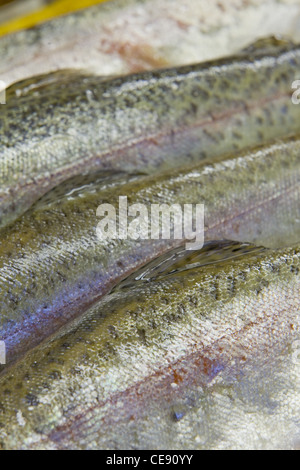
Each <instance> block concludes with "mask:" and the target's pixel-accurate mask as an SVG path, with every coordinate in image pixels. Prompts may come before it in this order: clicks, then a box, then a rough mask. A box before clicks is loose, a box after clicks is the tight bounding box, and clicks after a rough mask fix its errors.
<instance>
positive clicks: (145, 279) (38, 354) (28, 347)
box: [0, 0, 300, 449]
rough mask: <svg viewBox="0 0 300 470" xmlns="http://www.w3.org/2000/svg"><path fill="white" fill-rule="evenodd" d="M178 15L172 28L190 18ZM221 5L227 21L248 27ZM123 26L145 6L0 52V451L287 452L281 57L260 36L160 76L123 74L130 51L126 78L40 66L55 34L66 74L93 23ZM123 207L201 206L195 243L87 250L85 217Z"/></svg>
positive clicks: (298, 116)
mask: <svg viewBox="0 0 300 470" xmlns="http://www.w3.org/2000/svg"><path fill="white" fill-rule="evenodd" d="M166 3H168V4H171V3H172V1H171V0H168V2H166ZM180 3H181V4H185V6H186V10H185V11H186V15H187V16H188V13H187V12H191V9H192V8H193V5H194V3H195V2H194V1H192V0H191V1H187V0H186V1H184V2H180ZM204 3H205V2H199V4H200V5H202V7H203V5H204ZM230 3H232V4H233V3H234V2H229V4H230ZM236 3H237V4H238V3H239V2H238V1H237V2H236ZM266 3H268V4H272V5H273V6H274V8H275V6H276V5H277V4H278V5H277V6H278V9H279V10H280V11H281V8H283V7H284V8H287V11H293V12H294V13H295V10H297V11H298V13H299V14H300V2H296V1H295V2H291V4H290V5H289V7H288V6H287V5H285V6H284V4H285V2H283V3H281V2H276V1H273V0H272V1H271V0H270V1H269V2H266ZM172 4H173V5H174V6H177V0H173V3H172ZM251 4H255V1H254V0H252V1H251V2H249V5H251ZM213 5H214V2H212V8H214V6H213ZM189 8H190V9H189ZM203 8H204V7H203ZM232 8H233V7H232ZM235 8H236V16H234V15H233V16H232V15H231V16H230V18H235V21H236V20H237V17H239V18H240V16H241V15H242V16H243V15H244V14H246V13H247V14H249V11H248V8H250V6H248V7H247V8H246V7H245V9H244V10H241V11H240V12H239V13H238V14H237V12H238V11H239V7H238V6H237V5H236V6H235ZM200 10H201V8H200V7H199V8H198V9H197V8H196V9H195V12H199V11H200ZM279 10H278V11H279ZM151 11H155V9H154V8H152V10H151ZM166 11H167V10H165V9H164V7H162V15H161V17H162V18H164V15H166ZM258 11H260V10H258ZM276 11H277V10H276V8H275V10H274V18H275V17H276ZM133 12H135V15H137V17H139V16H138V14H139V15H140V18H142V19H143V21H145V18H148V16H147V15H148V14H149V2H148V1H147V0H143V1H133V0H130V1H127V2H125V1H117V2H111V3H108V4H107V5H105V4H104V5H99V6H97V7H93V8H90V9H87V10H84V11H82V12H79V13H76V14H73V15H69V16H66V17H63V18H60V19H57V20H54V21H52V22H50V23H45V24H44V25H41V26H39V27H37V28H35V29H32V30H29V31H23V32H20V33H16V34H15V35H11V36H7V37H3V38H2V39H0V51H4V52H3V53H4V54H6V56H7V57H8V60H7V61H4V64H1V66H0V78H2V75H1V74H3V80H4V81H6V82H7V83H8V85H10V86H8V88H7V90H6V104H3V105H0V227H1V230H0V341H1V343H2V344H4V345H5V352H6V357H5V364H3V365H2V366H0V368H1V369H0V372H1V373H0V448H2V449H165V448H168V449H246V448H252V449H266V448H267V449H270V448H274V449H279V448H284V449H294V448H297V447H299V445H300V412H299V407H298V403H299V398H300V322H299V312H300V280H299V268H300V126H299V122H300V105H297V104H295V102H294V100H292V95H293V92H294V90H293V83H294V82H295V81H296V80H297V79H300V76H297V73H298V70H300V46H299V45H297V44H296V43H294V42H292V41H290V40H283V39H276V38H274V37H271V38H267V39H264V40H262V39H260V40H258V41H256V42H254V43H253V44H251V45H249V44H248V46H247V47H246V48H243V49H242V50H240V51H238V52H237V51H232V52H234V54H232V55H231V56H228V57H222V58H218V59H217V58H214V59H213V60H210V61H205V62H198V63H195V64H190V63H191V62H193V58H194V56H193V54H190V55H187V57H186V60H185V62H184V61H183V60H182V64H181V65H178V62H177V61H179V62H180V61H181V58H180V54H179V55H178V57H177V59H176V61H175V60H173V59H172V57H173V56H172V55H169V62H168V63H165V62H164V60H157V62H155V60H154V59H153V60H145V61H141V56H140V55H139V54H140V53H141V50H143V51H144V52H145V51H146V53H147V50H148V53H149V54H150V55H149V57H150V56H151V57H152V58H153V57H154V58H155V54H154V56H153V51H152V52H151V53H150V49H147V48H145V45H144V44H141V49H138V48H136V49H135V48H132V47H131V49H130V55H131V54H133V55H132V57H134V61H137V62H138V63H139V66H132V67H131V66H130V67H129V66H128V67H127V68H126V67H125V68H124V67H123V66H120V64H119V66H117V67H114V65H113V64H114V61H115V60H116V57H115V56H114V54H111V55H109V58H108V50H106V52H105V54H106V55H105V57H106V61H108V60H110V62H108V68H107V70H109V72H108V74H106V70H104V73H103V75H105V74H106V75H109V74H110V73H111V72H112V73H117V74H118V75H119V76H118V77H111V76H106V77H104V76H99V68H98V69H97V70H95V69H93V67H91V66H90V65H91V64H89V63H87V64H86V65H87V66H86V67H85V69H86V70H81V68H82V66H83V64H82V63H81V62H80V61H79V67H76V66H75V65H74V64H75V59H74V55H73V56H72V54H71V53H70V51H69V52H68V54H66V55H65V56H64V58H65V59H66V60H64V61H63V62H62V64H63V66H61V65H60V66H59V67H54V66H53V63H52V62H51V61H52V58H53V59H55V60H56V63H60V60H59V55H57V50H56V49H57V48H58V47H59V46H60V47H61V48H63V47H67V46H66V44H67V42H68V41H69V40H70V35H71V36H72V38H73V37H74V41H75V42H76V44H77V45H78V47H79V46H80V47H79V49H78V50H77V48H76V47H74V48H73V50H74V51H75V52H76V51H77V52H78V51H80V54H81V57H82V60H83V57H84V56H85V55H86V49H85V47H86V46H87V45H90V42H89V41H90V39H91V37H92V34H91V32H93V28H89V26H90V21H91V19H92V18H96V19H97V18H101V25H102V26H101V27H99V30H101V35H103V34H108V33H107V31H106V30H105V27H104V26H103V24H107V19H109V20H111V23H109V27H112V25H113V24H115V22H117V19H118V18H119V19H120V22H121V24H123V23H122V21H124V15H125V14H126V15H131V17H133V18H135V16H134V15H133ZM145 12H146V13H147V14H146V13H145ZM201 12H202V13H203V11H202V10H201ZM231 13H232V12H231ZM168 14H169V13H168ZM259 14H260V13H259ZM118 15H119V16H118ZM196 19H197V18H196V17H195V18H194V20H195V21H196ZM148 20H149V18H148ZM173 20H174V18H173ZM177 21H179V20H178V19H177ZM93 24H94V28H95V23H93ZM150 24H152V23H151V21H150ZM201 24H202V25H204V24H205V21H204V20H203V21H202V23H201ZM62 25H65V26H66V36H65V37H64V38H63V39H62V40H61V38H60V41H62V42H64V41H65V44H64V46H62V44H61V42H60V43H59V44H58V43H57V40H58V36H57V31H58V28H62ZM74 25H75V26H74ZM290 26H291V25H289V27H288V26H287V29H288V30H289V31H291V28H290ZM74 27H75V28H77V30H76V31H77V33H78V37H77V36H74V30H73V29H72V28H74ZM128 27H130V25H129V26H128ZM152 27H153V26H152ZM157 27H158V23H157ZM223 27H224V28H225V25H222V24H220V25H219V30H218V31H219V32H218V34H221V32H220V30H221V29H222V28H223ZM227 27H228V25H227ZM294 27H295V25H294ZM180 28H183V29H184V28H187V29H188V27H187V26H184V18H183V19H182V24H181V25H180ZM121 29H122V28H121ZM82 30H84V31H85V33H82ZM129 31H130V29H129ZM129 31H127V33H129ZM295 31H296V33H297V34H299V31H300V29H299V30H298V29H297V28H296V27H295ZM150 32H151V28H150ZM268 32H270V31H268ZM271 32H274V31H271ZM286 32H287V31H286ZM80 33H81V35H80ZM202 33H203V34H204V32H202ZM209 34H210V33H209V32H206V35H209ZM297 34H294V35H293V39H295V37H296V36H297ZM49 37H50V38H53V55H51V54H50V56H49V57H48V58H49V60H48V62H47V64H48V69H47V67H46V68H45V67H44V66H41V62H40V60H41V59H42V56H43V47H45V45H46V43H47V44H48V40H47V38H48V39H49ZM184 37H185V38H187V37H188V33H186V35H185V36H184ZM37 38H38V39H37ZM150 38H151V34H150ZM252 39H255V38H252ZM81 41H82V42H81ZM94 41H95V37H94ZM160 41H163V37H160ZM187 41H188V39H187ZM241 44H242V41H241ZM102 45H103V42H102ZM242 45H243V46H244V45H245V44H242ZM131 46H132V45H131ZM118 47H119V46H118ZM124 47H125V46H124ZM166 47H167V46H166ZM37 49H38V50H39V53H40V56H39V55H38V56H37V55H36V50H37ZM96 49H97V48H96V47H94V48H93V49H92V51H93V50H95V57H98V56H97V54H98V52H99V50H100V49H101V48H100V49H99V50H98V49H97V51H96ZM124 50H125V49H124ZM24 51H25V53H26V56H25V55H24ZM127 52H128V50H127ZM148 53H147V54H148ZM12 54H14V57H15V61H10V60H9V58H10V57H11V56H12ZM126 54H127V53H126ZM126 54H125V55H126ZM22 55H23V56H22ZM31 55H32V56H34V57H35V59H36V60H34V61H33V63H32V64H31V63H30V65H29V62H30V58H31ZM222 55H224V54H222ZM92 56H93V53H91V54H90V57H92ZM216 56H217V54H216ZM126 57H127V58H128V56H126ZM132 57H131V58H130V61H129V62H131V61H132V60H133V59H132ZM28 59H29V60H28ZM68 60H70V62H68ZM88 60H89V58H87V62H88ZM199 60H201V57H200V58H199ZM18 61H19V62H18ZM22 61H23V62H22ZM129 62H128V63H129ZM137 62H135V65H136V63H137ZM141 62H143V65H142V66H141ZM145 62H146V65H145ZM183 62H184V63H189V65H184V64H183ZM8 64H9V66H8ZM44 64H46V62H44ZM123 65H124V64H123ZM127 65H128V64H127ZM164 65H168V66H170V65H172V67H169V68H162V69H161V67H162V66H164ZM26 67H27V69H26ZM68 67H71V68H70V69H68V70H67V68H68ZM100 68H101V67H100ZM150 68H151V69H152V70H143V69H150ZM37 71H38V73H37ZM31 72H33V73H31ZM130 72H135V73H130ZM5 74H6V75H5ZM30 75H34V76H30ZM16 79H18V80H20V81H17V82H15V80H16ZM124 196H126V198H127V200H128V204H130V205H134V206H135V207H139V208H141V207H149V208H150V206H151V205H159V206H160V207H162V206H163V205H169V206H173V207H174V206H176V207H184V206H185V205H197V204H203V205H204V209H205V219H204V226H203V231H204V241H205V243H204V246H203V247H202V248H198V249H196V250H187V249H186V243H187V241H189V237H188V236H187V234H186V233H184V234H183V236H182V237H181V238H178V237H177V238H176V237H175V236H174V233H173V232H172V233H171V236H170V237H169V238H162V237H156V238H155V237H154V238H155V239H151V237H141V236H140V237H139V236H137V237H136V238H135V239H134V238H129V237H120V236H119V237H112V238H103V239H101V238H99V233H98V229H97V227H98V224H99V213H98V208H99V206H101V205H104V206H105V207H107V206H108V205H110V206H113V207H115V208H117V207H118V204H119V203H120V200H122V198H124ZM139 210H140V209H139ZM195 217H196V216H195V214H194V220H193V222H194V223H196V219H195ZM117 222H118V224H119V225H120V219H118V221H117ZM160 222H161V221H160ZM159 228H160V229H161V228H162V227H161V226H160V223H159V227H158V229H159ZM3 362H4V361H3Z"/></svg>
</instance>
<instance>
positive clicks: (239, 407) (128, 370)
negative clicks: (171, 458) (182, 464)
mask: <svg viewBox="0 0 300 470" xmlns="http://www.w3.org/2000/svg"><path fill="white" fill-rule="evenodd" d="M237 245H238V244H233V246H232V248H231V252H232V254H233V255H234V258H233V259H230V258H227V259H226V260H223V261H222V253H219V256H218V257H217V259H218V260H217V261H216V260H215V259H214V256H215V255H216V254H218V247H214V249H213V253H214V255H211V263H210V264H209V263H207V262H208V259H209V253H206V257H205V261H206V265H205V266H201V263H200V265H198V267H188V266H186V269H181V270H179V271H176V269H174V270H172V269H171V266H169V267H168V269H167V271H166V273H165V274H164V273H161V274H160V276H159V278H158V279H155V275H154V278H152V280H151V282H143V281H142V282H139V281H137V282H136V285H131V286H130V288H127V289H126V288H125V289H123V290H121V291H120V290H117V291H115V292H113V293H112V294H111V295H108V296H106V297H105V298H104V299H102V301H100V302H99V303H98V304H96V305H95V306H93V307H92V308H91V309H90V310H89V311H87V312H86V314H85V315H84V317H83V318H81V320H80V322H77V323H76V324H75V325H73V326H72V328H69V329H68V330H67V331H65V332H63V333H61V334H60V335H59V336H58V337H56V338H54V339H53V340H52V341H50V343H48V344H46V345H43V346H41V347H39V348H37V349H36V350H35V351H33V352H32V353H30V354H29V355H27V357H25V358H24V359H23V360H22V361H20V362H19V363H18V364H17V365H15V366H14V367H13V368H11V370H10V371H9V374H6V376H3V377H2V378H0V397H1V399H0V422H1V426H0V442H1V446H2V448H3V449H64V450H65V449H94V450H95V449H113V450H116V449H119V450H121V449H127V450H129V449H132V450H133V449H135V450H136V449H185V450H186V449H232V448H233V449H249V448H250V449H266V448H267V449H270V448H273V449H277V448H284V449H290V448H295V447H296V446H297V439H298V438H299V432H300V429H299V419H300V416H299V398H300V396H299V392H300V387H299V385H300V383H299V350H300V346H299V345H300V341H299V339H300V323H299V309H300V296H299V294H300V279H299V268H300V248H299V246H295V247H293V248H287V249H284V250H279V251H276V250H275V251H273V250H266V249H259V248H256V247H247V246H237ZM222 248H223V247H222V244H221V246H220V247H219V250H220V251H221V250H222ZM225 251H227V254H228V251H230V247H228V246H227V247H226V250H225ZM200 258H201V254H199V253H198V262H199V261H200ZM183 266H184V265H183ZM183 266H181V268H183ZM154 271H155V270H154Z"/></svg>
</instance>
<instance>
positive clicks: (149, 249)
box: [0, 137, 300, 369]
mask: <svg viewBox="0 0 300 470" xmlns="http://www.w3.org/2000/svg"><path fill="white" fill-rule="evenodd" d="M94 178H95V176H89V177H88V179H86V177H82V178H80V179H79V180H77V182H76V184H75V182H74V180H72V181H70V182H68V184H66V185H64V186H63V187H60V188H56V189H54V190H53V192H52V193H49V194H47V195H46V196H44V198H43V199H41V200H40V201H39V202H38V203H37V204H36V205H35V206H34V207H32V209H31V210H30V211H28V212H27V213H26V214H24V215H23V216H22V217H21V218H20V219H18V220H17V221H16V222H15V224H13V225H11V226H9V227H6V228H5V229H3V230H2V231H1V232H0V312H1V316H0V340H1V341H3V342H5V345H6V352H7V361H6V366H1V367H2V368H4V369H5V368H7V367H8V365H9V364H11V363H13V362H15V361H17V360H18V359H19V358H20V357H21V356H23V355H24V354H25V353H27V352H28V351H29V350H31V349H32V348H34V347H36V346H37V345H38V344H40V343H41V342H43V341H45V340H46V339H47V338H48V337H50V336H51V335H52V334H54V333H55V332H56V331H58V330H59V329H60V328H62V327H63V326H64V325H66V324H67V323H69V322H70V321H72V320H74V319H75V318H77V317H80V316H81V315H82V314H83V313H84V312H85V311H86V310H87V308H89V307H90V306H91V305H92V304H93V303H95V302H96V301H98V300H99V299H100V298H101V297H103V296H104V295H106V294H108V293H109V292H110V291H111V290H112V289H113V288H114V287H115V286H116V285H117V284H118V283H119V282H121V281H122V280H125V278H127V277H128V276H130V275H131V274H133V273H134V272H136V271H137V270H138V269H140V268H142V267H143V266H145V265H146V264H147V263H149V262H151V261H153V260H154V259H156V258H157V257H158V256H160V255H163V254H166V253H167V252H168V251H170V250H172V249H175V248H179V247H181V246H182V245H184V246H185V247H187V245H186V244H187V243H188V244H190V243H192V244H193V243H194V245H193V246H192V247H191V249H192V250H195V249H196V247H195V243H196V245H197V247H198V248H199V245H202V244H203V243H202V242H203V241H204V242H206V241H209V240H216V239H218V240H222V239H224V240H228V239H229V240H235V241H240V242H248V243H255V244H259V245H260V244H263V245H264V246H266V247H270V248H282V247H286V246H289V245H291V244H294V243H296V242H297V240H299V235H300V218H299V207H300V205H299V201H300V194H299V188H300V185H299V182H300V139H299V137H294V138H292V137H288V138H287V139H286V140H281V141H279V140H278V141H277V142H276V143H273V144H271V145H266V146H259V147H258V148H256V149H255V150H253V149H252V150H251V151H244V152H241V153H239V154H235V155H233V156H226V157H224V158H223V160H221V161H218V162H214V163H207V162H206V163H204V162H202V163H199V164H198V165H194V166H192V167H191V168H185V169H183V170H181V171H178V170H177V169H174V170H172V171H171V170H168V171H166V172H162V173H160V174H159V175H150V176H145V175H131V176H130V178H131V179H130V180H128V175H127V174H120V175H114V174H113V175H111V174H109V175H106V176H104V175H103V174H101V175H98V176H97V178H96V179H94ZM76 185H77V186H76ZM124 198H125V199H126V198H127V199H126V201H127V205H128V208H127V209H122V211H123V210H124V212H122V211H121V215H122V214H123V216H124V217H125V215H126V213H127V214H129V209H130V208H132V207H133V208H134V207H135V209H136V208H141V207H142V209H138V210H146V212H147V214H146V216H145V215H143V216H142V217H138V216H137V214H136V216H135V215H133V214H132V213H131V216H129V215H128V224H129V225H130V227H131V226H132V225H131V224H133V225H135V226H136V232H135V233H133V234H132V235H130V233H132V232H129V230H128V233H127V236H126V235H125V236H123V232H122V233H121V232H120V231H119V230H121V229H122V230H123V228H122V226H123V225H124V223H123V221H121V219H120V216H118V218H117V219H114V215H115V216H117V214H118V213H119V211H120V210H121V209H120V207H121V206H120V201H124ZM107 205H109V207H108V206H107ZM134 205H135V206H134ZM136 205H138V206H136ZM163 205H165V206H163ZM185 205H190V206H189V207H192V210H193V217H192V220H193V222H194V223H195V224H197V226H196V228H197V230H195V229H193V231H194V234H192V237H191V236H190V235H191V232H190V231H189V227H187V230H186V226H184V231H183V230H182V233H181V234H180V235H179V236H178V232H176V230H177V229H178V227H181V228H182V222H180V224H181V225H179V223H178V224H177V225H178V227H177V226H176V224H173V222H172V213H173V214H175V216H176V214H177V216H178V207H179V209H180V210H181V214H185V212H184V211H185ZM197 205H199V207H200V208H201V207H203V205H204V221H203V219H202V218H201V214H200V217H199V218H198V216H197V215H196V214H197V210H196V209H197ZM154 206H155V207H158V208H159V209H162V210H163V209H164V207H166V206H167V209H169V210H170V214H169V216H170V217H171V218H170V219H169V221H168V219H166V216H164V218H159V219H157V221H156V222H155V219H154V222H153V226H154V234H153V233H152V227H150V228H149V221H150V219H151V218H150V212H151V211H152V207H154ZM122 207H123V206H122ZM99 208H100V211H99ZM111 208H112V209H113V210H112V211H111V212H109V211H110V210H111ZM103 209H104V212H103ZM102 212H103V213H102ZM106 212H107V213H108V214H110V215H105V214H106ZM148 214H149V217H148V232H147V233H146V232H145V231H142V230H141V231H140V229H139V226H140V228H141V229H142V227H143V224H145V221H146V220H147V215H148ZM104 216H105V217H104ZM167 217H168V215H167ZM178 217H179V216H178ZM151 220H152V219H151ZM198 222H199V224H198ZM106 223H107V224H108V225H109V226H111V223H115V224H116V228H117V229H118V230H117V231H116V233H108V234H107V235H106V234H105V228H104V229H103V230H102V228H103V224H104V225H105V224H106ZM165 223H169V226H170V233H169V234H166V235H163V233H162V231H161V229H162V228H163V224H165ZM99 224H100V231H99V230H98V229H99ZM125 225H126V224H125ZM101 227H102V228H101ZM150 229H151V233H149V232H150ZM158 229H159V230H160V231H161V233H158V234H155V231H156V230H158ZM175 229H176V230H175ZM130 230H131V229H130ZM197 231H198V232H197ZM198 234H199V235H200V238H199V239H198ZM198 241H199V243H197V242H198ZM189 248H190V246H189ZM178 259H180V257H179V258H178Z"/></svg>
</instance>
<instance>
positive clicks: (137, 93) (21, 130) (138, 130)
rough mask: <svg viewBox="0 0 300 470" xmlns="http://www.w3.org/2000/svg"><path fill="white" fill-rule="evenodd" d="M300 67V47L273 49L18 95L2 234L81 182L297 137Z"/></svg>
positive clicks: (0, 130) (3, 137)
mask: <svg viewBox="0 0 300 470" xmlns="http://www.w3.org/2000/svg"><path fill="white" fill-rule="evenodd" d="M299 66H300V47H298V46H294V45H292V44H286V42H283V43H282V42H280V41H279V43H278V41H273V40H268V41H267V42H265V41H262V42H260V43H259V46H253V47H252V48H250V49H247V51H245V52H244V53H242V54H241V55H240V56H237V57H231V58H230V59H220V60H219V61H216V62H209V63H205V64H200V65H194V66H187V67H179V68H174V69H170V70H164V71H156V72H145V73H141V74H137V75H132V76H129V77H123V78H116V79H112V80H107V81H106V80H104V81H103V80H100V79H99V78H98V77H95V76H86V75H78V74H76V73H70V74H65V73H62V72H61V73H59V74H58V78H56V77H53V76H51V77H49V76H46V77H42V78H39V79H34V80H33V81H27V82H25V83H24V82H23V83H22V84H17V85H15V86H13V87H12V88H10V89H9V90H8V92H7V98H6V99H7V104H6V105H3V106H2V107H1V114H0V170H1V171H0V225H2V226H4V225H5V224H7V223H9V222H10V221H12V220H14V219H15V218H16V217H17V216H18V215H20V214H21V213H22V212H24V211H25V210H26V209H28V208H29V207H30V206H31V204H32V203H33V202H34V201H35V200H36V199H38V198H39V197H40V196H42V195H43V194H45V193H46V192H47V191H49V190H50V189H51V188H53V187H55V186H57V185H58V184H60V183H61V182H63V181H65V180H66V179H68V178H71V177H73V176H75V175H78V174H82V173H89V172H93V171H96V170H101V169H113V170H121V171H129V172H135V171H142V172H145V173H153V172H156V173H159V172H161V171H162V170H163V169H164V168H168V167H172V166H183V165H187V164H192V163H193V162H195V161H199V160H201V159H202V160H203V159H207V158H212V157H216V156H219V155H223V154H224V153H226V152H233V151H237V150H238V149H243V148H246V147H248V146H254V145H255V144H256V143H257V144H260V143H267V142H268V141H270V140H272V139H274V138H276V137H283V136H286V135H287V134H289V133H293V132H298V131H299V119H300V106H297V105H295V104H293V102H292V94H293V90H292V88H291V87H292V83H293V81H294V80H295V79H296V78H297V70H298V68H299Z"/></svg>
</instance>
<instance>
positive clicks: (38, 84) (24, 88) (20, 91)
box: [7, 69, 116, 98]
mask: <svg viewBox="0 0 300 470" xmlns="http://www.w3.org/2000/svg"><path fill="white" fill-rule="evenodd" d="M95 76H97V79H98V80H99V81H101V82H104V81H107V80H112V79H113V78H116V76H115V75H113V76H112V75H107V76H102V75H99V76H98V75H95V74H93V73H89V71H87V70H75V69H62V70H57V71H55V72H50V73H47V74H43V75H36V76H34V77H30V78H26V79H25V80H21V81H19V82H16V83H14V84H13V85H11V86H10V87H8V88H7V93H8V96H9V95H12V96H14V95H16V96H17V97H18V98H19V97H20V96H25V95H28V94H29V93H32V92H38V91H42V90H43V89H44V88H45V87H47V86H49V85H52V84H56V83H57V84H68V85H70V81H72V80H83V79H85V78H89V77H95Z"/></svg>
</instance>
